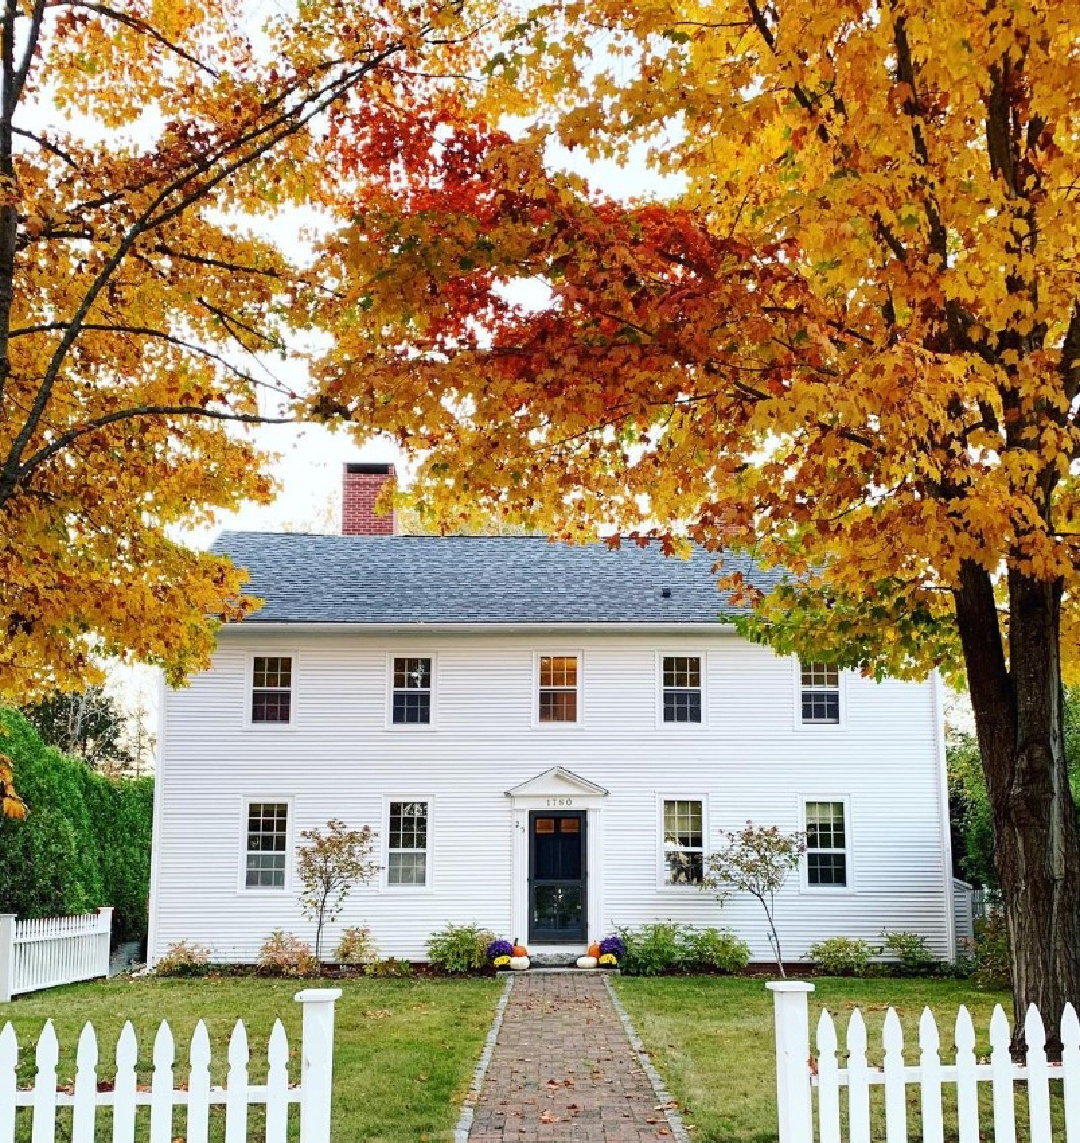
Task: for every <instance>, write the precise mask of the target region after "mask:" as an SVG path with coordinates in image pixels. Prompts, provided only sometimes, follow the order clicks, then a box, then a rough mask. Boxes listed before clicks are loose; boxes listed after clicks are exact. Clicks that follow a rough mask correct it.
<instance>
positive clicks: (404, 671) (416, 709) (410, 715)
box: [392, 656, 431, 725]
mask: <svg viewBox="0 0 1080 1143" xmlns="http://www.w3.org/2000/svg"><path fill="white" fill-rule="evenodd" d="M392 721H393V722H394V723H397V724H402V725H409V724H411V725H424V724H426V723H430V722H431V660H430V659H429V658H423V657H414V656H408V657H395V659H394V695H393V713H392Z"/></svg>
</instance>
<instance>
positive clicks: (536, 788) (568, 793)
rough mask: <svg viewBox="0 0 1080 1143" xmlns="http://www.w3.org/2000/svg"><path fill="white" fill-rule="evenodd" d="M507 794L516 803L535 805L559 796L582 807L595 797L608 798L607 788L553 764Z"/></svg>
mask: <svg viewBox="0 0 1080 1143" xmlns="http://www.w3.org/2000/svg"><path fill="white" fill-rule="evenodd" d="M506 796H507V797H508V798H513V799H514V804H515V805H527V804H532V805H535V804H536V803H537V802H538V801H543V802H546V801H547V800H548V799H555V798H558V799H566V801H565V802H564V803H563V804H566V805H576V806H579V807H581V806H585V805H588V804H590V803H592V802H593V801H594V800H595V799H598V798H606V797H607V790H605V789H604V787H603V786H598V785H597V784H596V783H595V782H590V781H589V780H588V779H587V778H582V777H580V775H578V774H575V773H573V771H571V770H565V769H563V767H562V766H552V767H551V769H550V770H545V771H544V772H543V773H542V774H537V775H536V777H535V778H530V779H529V780H528V781H527V782H522V783H521V784H520V785H518V786H514V787H513V788H512V789H509V790H507V791H506Z"/></svg>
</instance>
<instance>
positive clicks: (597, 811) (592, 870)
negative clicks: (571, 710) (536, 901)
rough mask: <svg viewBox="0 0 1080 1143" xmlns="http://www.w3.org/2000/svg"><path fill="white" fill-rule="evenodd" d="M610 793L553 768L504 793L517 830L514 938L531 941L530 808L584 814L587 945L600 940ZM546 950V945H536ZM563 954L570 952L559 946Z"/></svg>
mask: <svg viewBox="0 0 1080 1143" xmlns="http://www.w3.org/2000/svg"><path fill="white" fill-rule="evenodd" d="M607 795H608V792H607V790H605V789H604V788H603V786H598V785H596V783H595V782H590V781H588V779H586V778H582V777H580V776H579V775H577V774H574V773H573V772H571V771H570V770H564V769H563V767H561V766H552V767H551V769H550V770H545V771H544V772H543V773H542V774H537V776H536V777H535V778H530V779H529V781H527V782H522V783H521V785H519V786H515V787H514V788H513V789H512V790H507V791H506V796H507V797H508V798H509V799H510V805H511V818H512V820H513V830H514V858H513V896H512V910H511V917H512V920H513V930H514V931H513V932H512V933H510V934H509V936H510V937H512V938H513V937H517V938H519V939H520V940H523V941H527V940H528V933H529V811H530V810H551V811H553V812H557V811H559V810H584V811H585V818H586V827H585V830H586V833H585V863H586V876H587V878H588V881H587V886H588V887H587V894H586V897H587V899H586V910H587V916H586V923H587V927H586V934H587V935H586V940H585V944H586V946H587V945H588V944H590V943H591V942H592V941H598V940H600V938H601V937H602V936H604V933H603V932H602V931H601V921H602V919H603V891H602V887H603V861H602V857H603V845H602V828H603V803H604V799H605V798H606V797H607ZM532 951H534V952H543V951H545V950H544V949H539V948H538V949H534V950H532ZM554 951H560V952H566V951H568V949H567V946H560V947H559V948H558V949H557V950H554Z"/></svg>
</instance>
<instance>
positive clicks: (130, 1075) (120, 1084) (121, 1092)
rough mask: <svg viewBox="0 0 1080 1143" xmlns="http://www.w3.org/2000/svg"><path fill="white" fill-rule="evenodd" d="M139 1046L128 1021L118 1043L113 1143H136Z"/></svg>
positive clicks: (114, 1091) (114, 1085) (114, 1088)
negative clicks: (136, 1074) (136, 1070)
mask: <svg viewBox="0 0 1080 1143" xmlns="http://www.w3.org/2000/svg"><path fill="white" fill-rule="evenodd" d="M138 1058H139V1044H138V1041H137V1040H136V1039H135V1029H134V1028H133V1027H132V1026H131V1021H130V1020H128V1021H127V1022H126V1023H125V1024H124V1029H123V1031H122V1032H121V1033H120V1039H119V1040H118V1041H117V1042H116V1079H115V1081H114V1083H113V1129H112V1139H113V1143H135V1086H136V1083H137V1080H136V1076H135V1065H136V1063H137V1061H138Z"/></svg>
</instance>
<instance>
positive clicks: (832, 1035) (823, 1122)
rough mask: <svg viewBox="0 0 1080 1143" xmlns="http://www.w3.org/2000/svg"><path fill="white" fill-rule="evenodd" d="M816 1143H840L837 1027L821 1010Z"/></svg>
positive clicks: (818, 1043) (827, 1014)
mask: <svg viewBox="0 0 1080 1143" xmlns="http://www.w3.org/2000/svg"><path fill="white" fill-rule="evenodd" d="M817 1045H818V1124H819V1134H818V1143H840V1083H839V1073H840V1068H839V1066H838V1064H837V1062H836V1028H835V1027H834V1026H833V1021H832V1017H831V1016H830V1015H829V1013H828V1012H827V1011H826V1010H825V1009H824V1008H822V1010H821V1019H820V1020H818V1027H817Z"/></svg>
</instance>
